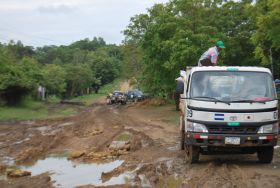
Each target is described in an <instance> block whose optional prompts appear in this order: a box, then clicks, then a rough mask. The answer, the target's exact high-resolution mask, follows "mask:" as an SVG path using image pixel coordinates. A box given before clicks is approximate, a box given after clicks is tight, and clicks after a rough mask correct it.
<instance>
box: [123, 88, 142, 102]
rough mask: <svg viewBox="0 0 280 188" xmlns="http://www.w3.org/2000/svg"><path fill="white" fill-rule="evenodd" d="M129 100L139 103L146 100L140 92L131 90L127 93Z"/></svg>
mask: <svg viewBox="0 0 280 188" xmlns="http://www.w3.org/2000/svg"><path fill="white" fill-rule="evenodd" d="M126 96H127V99H128V100H130V101H134V102H138V101H143V100H144V99H145V97H144V94H143V92H142V91H140V90H137V89H135V90H131V91H128V92H127V93H126Z"/></svg>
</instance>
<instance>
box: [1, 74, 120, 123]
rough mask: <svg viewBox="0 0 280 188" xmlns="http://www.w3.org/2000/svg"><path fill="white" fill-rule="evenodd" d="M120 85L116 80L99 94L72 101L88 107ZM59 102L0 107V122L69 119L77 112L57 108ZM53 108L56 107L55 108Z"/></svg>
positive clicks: (50, 99)
mask: <svg viewBox="0 0 280 188" xmlns="http://www.w3.org/2000/svg"><path fill="white" fill-rule="evenodd" d="M120 83H121V79H116V80H115V81H114V82H112V83H110V84H107V85H104V86H103V87H101V88H100V90H99V93H98V94H90V95H84V96H79V97H75V98H73V99H71V101H75V102H83V103H85V104H86V105H91V104H92V103H93V102H94V100H95V99H97V98H98V97H101V96H106V95H107V94H108V93H109V92H112V91H114V90H117V89H118V88H119V87H120ZM59 102H60V99H59V98H58V97H55V96H53V97H50V98H48V100H47V102H43V101H34V100H32V99H30V98H27V99H26V100H24V101H23V102H22V104H20V105H18V106H13V107H12V106H0V121H10V120H16V121H22V120H37V119H49V118H58V117H67V116H69V115H73V114H75V113H76V112H77V111H76V108H73V107H65V106H64V107H61V106H59V105H58V106H55V105H56V104H58V103H59ZM53 106H55V107H54V108H53Z"/></svg>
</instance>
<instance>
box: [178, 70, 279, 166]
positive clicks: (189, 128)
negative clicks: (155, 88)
mask: <svg viewBox="0 0 280 188" xmlns="http://www.w3.org/2000/svg"><path fill="white" fill-rule="evenodd" d="M181 76H182V78H183V80H184V91H183V92H182V94H181V99H180V111H181V113H180V114H181V115H180V132H181V149H183V150H185V151H186V156H187V159H188V161H189V162H190V163H196V162H198V161H199V156H200V154H228V153H230V154H232V153H234V154H235V153H236V154H253V153H257V156H258V160H259V161H260V162H261V163H270V162H271V161H272V159H273V151H274V146H275V145H276V144H277V139H278V128H279V124H278V99H277V95H276V90H275V85H274V82H273V78H272V75H271V72H270V70H269V69H266V68H261V67H187V69H186V72H183V73H181Z"/></svg>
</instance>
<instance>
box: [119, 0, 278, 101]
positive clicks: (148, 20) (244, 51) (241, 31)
mask: <svg viewBox="0 0 280 188" xmlns="http://www.w3.org/2000/svg"><path fill="white" fill-rule="evenodd" d="M279 7H280V3H279V1H278V0H260V1H257V2H256V3H253V2H252V1H250V0H241V1H226V0H172V1H170V2H169V3H167V4H156V5H154V6H153V7H152V8H151V9H149V11H148V13H147V14H140V15H136V16H134V17H132V18H131V21H130V24H129V25H128V27H127V28H126V30H125V31H124V34H125V37H126V38H125V41H124V42H125V47H124V49H130V50H126V51H124V53H125V54H126V55H125V57H126V59H125V61H126V65H127V66H126V68H128V69H130V71H128V72H134V74H136V75H138V77H139V79H140V80H141V83H142V85H143V86H144V87H145V88H146V89H147V90H148V91H149V92H150V93H152V94H154V95H161V96H171V94H172V92H173V90H174V84H175V82H174V79H175V78H176V77H178V73H179V70H180V69H184V68H185V67H186V66H194V65H196V64H197V61H198V59H199V57H200V55H201V54H202V53H203V52H204V51H206V50H207V49H208V48H209V47H211V46H214V45H215V42H216V41H217V40H223V41H224V42H225V44H226V49H225V50H224V51H223V52H222V54H221V55H220V57H219V58H220V59H219V65H232V66H266V67H270V61H269V57H270V54H269V49H272V59H273V62H274V69H275V71H274V76H275V77H279V76H280V75H279V72H280V70H279V67H280V62H279V60H280V58H279V47H280V44H279V42H278V41H279V27H280V21H279V19H280V16H279V13H280V9H279ZM277 52H278V53H277ZM132 65H133V66H132ZM137 67H141V70H140V71H139V69H136V68H137ZM277 68H278V71H276V69H277Z"/></svg>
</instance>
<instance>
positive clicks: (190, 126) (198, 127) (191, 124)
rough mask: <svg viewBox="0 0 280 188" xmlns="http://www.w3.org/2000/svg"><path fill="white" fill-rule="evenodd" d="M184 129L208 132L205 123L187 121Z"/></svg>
mask: <svg viewBox="0 0 280 188" xmlns="http://www.w3.org/2000/svg"><path fill="white" fill-rule="evenodd" d="M186 130H187V131H190V132H201V133H208V130H207V128H206V126H205V125H203V124H200V123H194V122H189V121H188V122H187V127H186Z"/></svg>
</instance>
